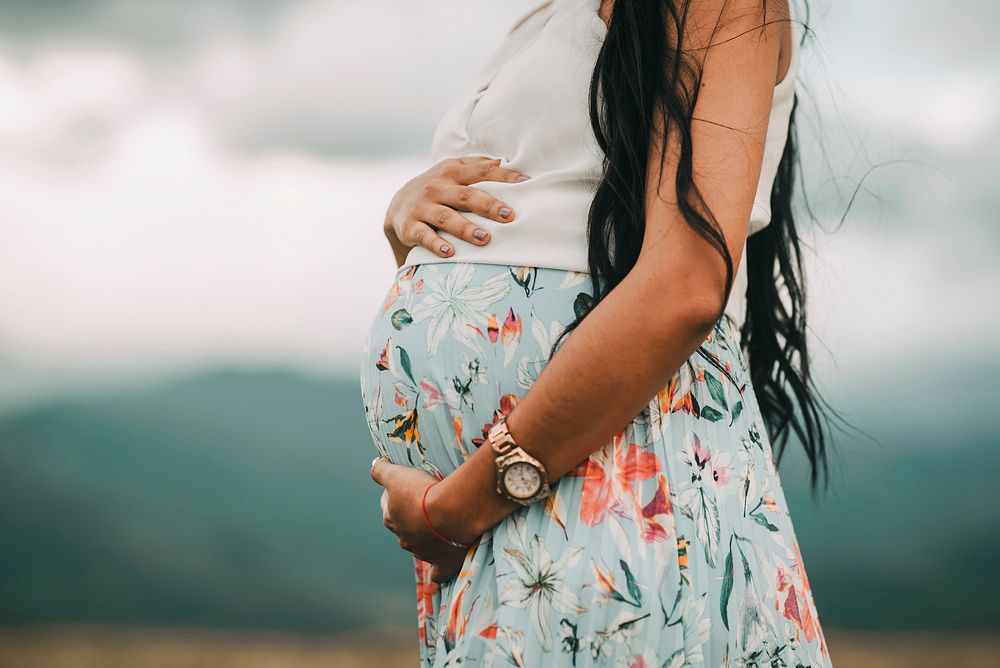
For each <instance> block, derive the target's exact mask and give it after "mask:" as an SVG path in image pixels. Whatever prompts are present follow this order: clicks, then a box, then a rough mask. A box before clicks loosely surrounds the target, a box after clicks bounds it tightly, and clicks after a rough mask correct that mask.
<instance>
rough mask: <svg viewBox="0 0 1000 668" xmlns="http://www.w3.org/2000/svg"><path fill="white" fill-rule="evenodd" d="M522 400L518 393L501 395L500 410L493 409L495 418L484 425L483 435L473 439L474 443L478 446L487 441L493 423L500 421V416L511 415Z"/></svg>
mask: <svg viewBox="0 0 1000 668" xmlns="http://www.w3.org/2000/svg"><path fill="white" fill-rule="evenodd" d="M520 401H521V398H520V397H519V396H517V395H516V394H505V395H503V396H502V397H500V408H499V409H498V410H494V411H493V420H492V421H491V422H487V423H486V424H485V425H483V435H482V437H481V438H474V439H472V443H473V444H474V445H475V446H476V447H477V448H478V447H479V446H481V445H482V444H483V443H485V442H486V437H487V436H489V434H490V429H492V428H493V425H495V424H496V423H497V422H499V421H500V416H501V415H502V416H504V417H507V416H509V415H510V414H511V413H513V412H514V409H515V408H517V404H518V403H520Z"/></svg>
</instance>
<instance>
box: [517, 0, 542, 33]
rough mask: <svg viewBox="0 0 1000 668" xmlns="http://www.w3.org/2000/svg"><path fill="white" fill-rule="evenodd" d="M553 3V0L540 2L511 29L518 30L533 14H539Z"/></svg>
mask: <svg viewBox="0 0 1000 668" xmlns="http://www.w3.org/2000/svg"><path fill="white" fill-rule="evenodd" d="M551 4H552V0H548V2H543V3H542V4H540V5H539V6H537V7H535V8H534V9H532V10H531V11H530V12H528V14H526V15H525V16H524V17H522V18H521V20H520V21H518V22H517V23H515V24H514V27H513V28H511V29H510V31H511V32H514V31H515V30H517V29H518V28H520V27H521V26H522V25H524V22H525V21H527V20H528V19H530V18H531V17H532V16H534V15H535V14H537V13H538V12H540V11H542V10H543V9H545V8H546V7H548V6H549V5H551Z"/></svg>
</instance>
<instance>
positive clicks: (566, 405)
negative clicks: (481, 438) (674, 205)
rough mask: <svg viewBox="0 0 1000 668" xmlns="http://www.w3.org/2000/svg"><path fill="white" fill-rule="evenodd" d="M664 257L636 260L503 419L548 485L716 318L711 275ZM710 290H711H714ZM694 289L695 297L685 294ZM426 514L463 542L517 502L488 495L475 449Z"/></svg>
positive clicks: (614, 426)
mask: <svg viewBox="0 0 1000 668" xmlns="http://www.w3.org/2000/svg"><path fill="white" fill-rule="evenodd" d="M665 261H666V262H669V261H668V260H666V259H665V258H658V260H657V263H654V262H649V261H647V262H646V263H643V262H642V260H640V262H639V263H637V264H636V266H635V267H634V268H633V270H632V271H631V272H630V273H629V274H628V275H627V276H626V277H625V279H624V280H623V281H622V282H621V283H620V284H619V285H618V286H617V287H616V288H615V289H614V290H613V291H612V292H611V293H609V294H608V295H607V296H606V297H605V298H604V299H603V300H601V301H600V302H599V303H598V305H597V306H596V307H595V308H594V310H593V311H592V312H591V313H590V314H589V315H588V316H587V317H586V318H585V319H584V320H583V322H582V323H581V324H580V325H579V326H578V327H577V328H576V329H575V330H574V331H573V332H571V333H570V334H569V335H568V336H567V338H566V339H565V340H564V342H563V344H562V347H561V348H560V349H559V350H558V351H557V352H556V354H555V355H553V357H552V359H551V360H550V361H549V362H548V364H547V365H546V366H545V368H544V369H543V371H542V373H541V374H540V375H539V377H538V378H537V380H536V381H535V383H534V384H533V385H532V387H531V389H530V390H529V391H528V392H527V393H526V394H525V396H524V397H523V398H522V399H521V401H520V402H519V404H518V406H517V408H515V409H514V411H513V412H512V413H511V414H510V416H509V417H508V418H507V424H508V427H509V429H510V432H511V435H512V436H513V437H514V439H515V440H516V441H517V443H518V444H519V445H520V446H521V447H522V448H523V449H524V450H525V451H526V452H528V453H529V454H531V455H532V456H533V457H535V458H537V459H538V460H540V461H541V462H542V464H544V465H545V468H546V470H547V471H548V474H549V480H550V481H553V482H554V481H555V480H557V479H559V478H560V477H562V476H563V475H565V474H566V473H568V472H569V471H571V470H572V469H573V468H575V467H576V466H577V465H578V464H579V463H580V462H582V461H584V460H585V459H586V458H587V457H589V456H590V455H591V454H592V453H593V452H595V451H596V450H598V449H599V448H600V447H602V446H603V445H604V444H605V443H607V442H608V441H609V440H610V439H611V438H612V437H613V436H614V435H616V434H618V433H619V432H620V431H621V430H622V429H623V428H624V427H625V426H626V425H627V424H628V423H629V422H630V421H631V420H632V419H633V418H635V416H636V415H638V414H639V413H640V412H641V411H642V409H643V408H644V407H645V406H646V405H647V404H648V403H649V401H650V400H651V399H652V398H653V397H654V396H655V395H656V394H657V393H658V392H659V390H660V389H661V388H662V387H663V386H664V385H665V384H666V383H667V382H668V381H669V380H670V378H671V377H672V376H673V374H674V373H675V372H676V371H677V369H678V368H679V367H680V365H681V364H683V363H684V361H685V360H687V359H688V357H690V356H691V355H692V354H693V353H694V351H695V350H696V349H697V348H698V346H699V345H700V344H701V343H702V342H703V341H704V340H705V338H706V336H707V335H708V332H709V331H710V330H711V327H712V325H713V324H714V321H715V317H716V316H717V315H718V311H719V308H718V306H719V304H718V303H717V301H716V300H715V299H711V298H705V297H699V296H698V295H706V294H713V292H712V291H714V290H716V286H715V284H714V281H709V283H710V284H706V283H705V282H701V283H699V277H698V276H696V275H695V274H696V273H701V277H702V278H704V275H705V274H704V273H703V272H685V271H684V269H683V268H681V265H679V264H674V265H673V267H674V269H673V270H671V271H670V272H669V276H668V272H666V271H664V270H663V269H662V266H671V265H670V264H669V263H667V264H665V265H664V264H663V263H664V262H665ZM715 294H718V293H715ZM693 295H694V296H693ZM432 494H433V496H429V497H428V499H429V501H428V503H429V507H430V508H431V509H432V511H431V512H432V515H433V516H434V517H432V519H433V520H434V521H435V522H436V523H439V524H441V530H442V531H444V532H446V533H447V532H448V531H451V532H452V535H453V537H455V538H456V539H457V540H470V539H473V538H474V537H476V536H478V535H480V534H481V533H482V532H483V531H485V530H486V529H489V528H490V527H492V526H494V525H495V524H496V523H497V522H499V521H500V520H502V519H503V518H504V517H505V516H506V515H508V514H509V513H511V512H513V511H514V510H516V509H517V508H518V507H519V506H518V505H516V504H514V503H513V502H511V501H508V500H506V499H505V498H503V497H502V496H500V495H499V494H498V493H497V491H496V468H495V464H494V453H493V450H492V448H491V447H489V446H488V445H484V446H482V447H480V448H479V450H478V451H477V452H476V453H474V454H473V456H472V457H470V458H469V459H468V460H467V461H466V462H464V463H463V464H462V465H461V466H459V468H458V469H457V470H456V471H454V472H453V473H452V474H451V475H449V476H448V477H447V478H445V480H444V481H443V482H442V483H441V484H439V485H437V486H436V487H435V489H434V490H432Z"/></svg>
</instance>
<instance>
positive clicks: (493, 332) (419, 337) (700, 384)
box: [360, 262, 830, 668]
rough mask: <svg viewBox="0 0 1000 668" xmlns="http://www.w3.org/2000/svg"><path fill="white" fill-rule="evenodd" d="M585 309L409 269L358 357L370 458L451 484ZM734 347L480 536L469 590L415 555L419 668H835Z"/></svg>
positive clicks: (489, 267)
mask: <svg viewBox="0 0 1000 668" xmlns="http://www.w3.org/2000/svg"><path fill="white" fill-rule="evenodd" d="M590 296H591V288H590V280H589V277H588V276H587V275H586V274H581V273H577V272H571V271H563V270H559V269H551V268H537V267H528V266H513V265H499V264H472V263H464V262H440V263H429V264H422V265H416V266H409V267H403V268H401V269H400V270H399V271H398V272H397V274H396V276H395V278H394V280H393V282H392V284H391V286H390V287H389V289H388V291H387V293H386V296H385V299H384V301H383V303H382V304H380V305H379V307H378V308H377V310H376V314H375V317H374V319H373V321H372V324H371V327H370V330H369V332H368V337H367V340H366V342H365V345H364V349H363V352H362V358H361V378H360V380H361V394H362V399H363V402H364V409H365V413H366V417H367V420H368V425H369V428H370V430H371V435H372V438H373V440H374V443H375V447H376V450H377V451H378V452H379V453H380V454H382V455H383V456H385V457H388V458H389V459H390V460H392V461H393V462H395V463H397V464H404V465H407V466H414V467H420V468H422V469H424V470H426V471H428V472H430V473H432V474H437V475H448V474H449V473H451V472H452V471H454V470H455V469H456V468H457V467H458V466H459V465H460V464H461V463H462V462H463V461H464V460H465V459H466V458H467V457H469V456H470V455H471V454H472V453H473V452H475V450H476V449H477V448H479V447H481V446H482V445H483V444H484V442H485V438H486V434H487V433H488V431H489V429H490V427H491V426H492V425H493V424H494V423H495V422H496V420H497V419H498V418H499V416H500V415H502V414H507V413H510V412H511V411H512V410H514V409H515V408H516V406H517V404H518V402H519V400H520V398H521V397H522V396H524V394H525V393H526V392H527V390H528V389H529V388H530V387H531V385H532V383H533V382H534V381H535V379H536V378H537V377H538V375H539V373H541V371H542V369H543V368H544V367H545V365H546V363H547V360H548V357H549V350H550V349H551V346H552V343H553V342H554V341H555V339H556V337H557V336H558V335H559V333H560V332H561V331H562V330H563V329H564V328H565V326H566V325H567V324H568V323H569V322H571V321H572V319H573V317H574V315H575V314H576V313H577V312H578V311H579V310H580V309H581V308H585V307H586V305H587V303H588V302H589V300H590ZM650 308H653V305H650ZM633 317H636V318H642V317H643V313H641V312H638V313H635V314H634V316H633ZM738 335H739V333H738V331H737V330H736V326H735V325H734V323H733V322H732V321H731V320H730V319H729V317H728V316H723V317H722V318H721V319H720V320H719V321H718V322H717V323H716V324H715V325H714V327H713V329H712V331H711V332H710V333H709V335H708V337H707V338H706V339H705V341H704V342H703V343H702V344H701V346H700V347H699V348H698V349H697V351H695V353H694V354H692V355H691V357H690V358H689V359H688V360H687V361H686V362H685V363H684V364H683V365H682V366H681V368H680V369H678V370H677V372H676V373H675V374H674V375H673V377H671V378H664V382H663V386H662V388H661V390H660V391H659V393H658V394H657V395H656V396H655V397H653V398H652V399H651V401H650V402H649V404H648V405H647V406H646V408H645V409H644V410H643V411H642V412H641V413H640V414H639V415H636V416H635V418H634V419H633V420H632V421H631V422H630V423H629V424H628V425H626V426H625V428H624V429H623V430H622V431H621V432H620V433H619V434H617V435H616V436H615V437H614V438H613V439H612V440H610V441H609V442H607V443H606V444H605V445H604V446H603V447H602V448H601V449H600V450H598V451H596V452H594V453H593V454H592V455H591V456H590V457H589V458H588V459H587V460H585V461H584V462H582V463H581V464H580V465H579V466H578V467H577V468H576V469H575V470H573V471H572V472H571V473H570V474H569V475H567V476H566V477H564V478H562V479H561V480H559V481H558V482H557V483H556V485H555V486H554V490H553V493H552V495H551V496H550V497H549V499H548V500H547V501H543V502H539V503H537V504H535V505H533V506H530V507H527V508H524V509H520V510H518V511H517V512H515V513H513V514H512V515H510V516H508V517H507V518H506V519H505V520H503V521H502V522H501V523H500V524H499V525H497V526H496V527H494V528H493V529H492V530H491V531H489V532H487V533H486V534H485V535H484V536H483V537H482V539H481V540H480V542H479V543H478V545H477V546H476V547H475V548H474V549H472V550H470V552H469V554H468V556H467V558H466V560H465V564H464V566H463V568H462V570H461V572H460V573H459V575H458V576H457V577H455V578H454V579H452V580H451V581H449V582H447V583H445V584H442V585H437V584H435V583H434V582H432V581H431V580H430V578H429V575H428V570H429V569H428V567H427V566H426V565H425V564H423V563H422V562H420V561H419V560H414V564H415V575H416V609H417V634H416V635H417V638H418V640H419V647H420V663H421V666H422V667H425V668H426V667H431V666H451V665H474V666H479V665H484V666H521V667H529V668H533V667H536V666H544V667H548V666H628V667H630V668H652V667H654V666H655V667H656V668H660V667H667V668H681V667H682V666H712V667H716V666H814V667H820V666H829V665H830V659H829V654H828V650H827V646H826V642H825V639H824V636H823V631H822V628H821V626H820V621H819V616H818V614H817V612H816V607H815V604H814V601H813V596H812V592H811V590H810V587H809V580H808V577H807V575H806V570H805V566H804V564H803V561H802V556H801V554H800V552H799V547H798V543H797V541H796V537H795V532H794V529H793V526H792V521H791V518H790V517H789V514H788V507H787V505H786V502H785V498H784V494H783V492H782V488H781V482H780V479H779V476H778V473H777V471H776V470H775V466H774V460H773V456H772V451H771V443H770V441H769V439H768V435H767V433H766V431H765V429H764V424H763V421H762V417H761V415H760V411H759V408H758V404H757V401H756V397H755V395H754V389H753V386H752V384H751V382H750V378H749V371H748V367H747V364H746V360H745V359H744V356H743V353H742V351H741V350H740V347H739V343H738ZM567 336H568V337H571V336H572V333H570V334H568V335H567ZM608 344H609V345H615V342H614V341H610V340H609V342H608ZM621 354H622V355H628V354H629V351H628V350H626V349H622V350H621Z"/></svg>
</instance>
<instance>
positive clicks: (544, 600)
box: [500, 535, 587, 651]
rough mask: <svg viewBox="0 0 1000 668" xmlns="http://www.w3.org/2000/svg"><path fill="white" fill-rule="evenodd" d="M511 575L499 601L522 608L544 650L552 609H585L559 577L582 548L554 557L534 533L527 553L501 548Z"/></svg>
mask: <svg viewBox="0 0 1000 668" xmlns="http://www.w3.org/2000/svg"><path fill="white" fill-rule="evenodd" d="M504 552H505V553H506V554H507V563H508V564H510V567H511V569H512V570H513V576H514V577H513V578H511V580H510V582H508V583H507V587H506V588H505V589H504V591H503V593H502V594H501V596H500V600H501V602H502V603H506V604H508V605H512V606H514V607H515V608H522V609H524V608H526V609H527V610H528V613H529V614H530V615H531V623H532V625H533V626H534V627H535V633H536V634H538V640H539V642H540V643H541V646H542V647H543V648H544V650H545V651H549V650H550V649H551V648H552V634H551V631H550V630H549V623H550V622H551V621H552V613H553V612H561V613H564V614H571V615H579V614H582V613H584V612H586V611H587V609H586V608H584V607H583V605H581V604H580V598H579V597H578V596H577V595H576V593H575V592H573V591H572V590H570V588H569V587H567V586H566V583H565V582H564V581H563V576H564V574H565V573H567V572H568V569H570V568H573V567H574V566H576V564H577V563H578V562H579V561H580V557H581V555H582V554H583V549H582V548H579V547H575V548H572V549H568V550H565V551H564V552H563V553H562V555H561V556H560V557H559V559H557V560H556V561H553V560H552V556H551V555H550V554H549V551H548V548H546V547H545V543H544V542H542V539H541V538H540V537H539V536H538V535H535V536H534V537H533V538H532V539H531V544H530V546H529V547H528V554H524V553H523V552H521V551H520V550H516V549H514V548H509V547H507V548H504Z"/></svg>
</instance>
